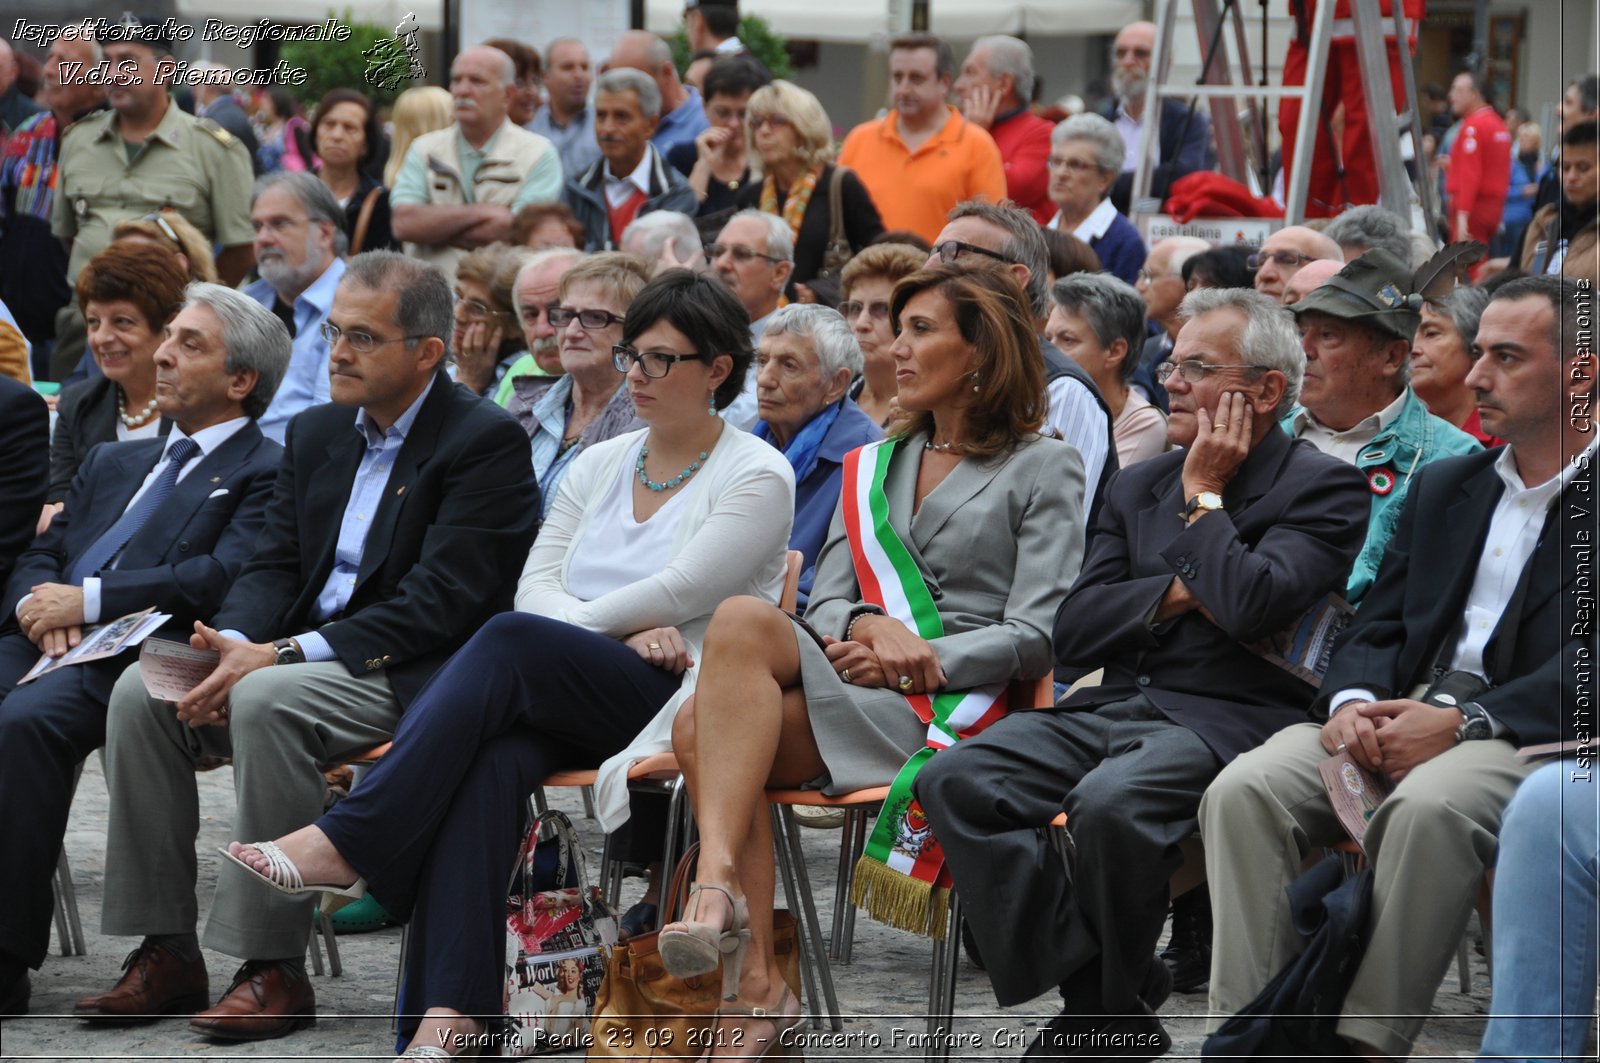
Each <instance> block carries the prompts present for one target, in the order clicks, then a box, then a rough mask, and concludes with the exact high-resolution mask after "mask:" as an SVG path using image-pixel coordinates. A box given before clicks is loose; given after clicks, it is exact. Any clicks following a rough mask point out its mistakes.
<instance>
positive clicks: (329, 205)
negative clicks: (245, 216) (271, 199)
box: [250, 170, 350, 258]
mask: <svg viewBox="0 0 1600 1063" xmlns="http://www.w3.org/2000/svg"><path fill="white" fill-rule="evenodd" d="M278 185H285V186H287V187H288V190H289V191H290V192H293V193H294V197H295V198H296V199H298V200H299V201H300V205H301V206H302V207H304V208H305V210H306V214H307V215H308V216H310V218H311V221H312V222H313V223H315V222H319V221H325V222H328V223H329V224H331V225H332V226H333V254H334V257H336V258H342V257H344V253H345V252H346V251H348V250H349V249H350V237H349V235H348V234H346V233H345V231H344V226H345V216H344V208H343V207H341V206H339V201H338V200H337V199H334V198H333V193H332V192H330V191H328V186H327V185H325V184H323V183H322V179H321V178H319V177H317V176H316V175H314V174H310V173H307V172H305V171H303V170H299V171H290V170H280V171H279V172H277V173H269V174H267V175H266V176H265V177H259V178H257V179H256V184H255V187H254V188H253V189H251V191H250V209H252V210H254V209H255V205H256V200H258V199H260V198H261V193H263V192H265V191H266V190H267V189H269V188H276V187H277V186H278Z"/></svg>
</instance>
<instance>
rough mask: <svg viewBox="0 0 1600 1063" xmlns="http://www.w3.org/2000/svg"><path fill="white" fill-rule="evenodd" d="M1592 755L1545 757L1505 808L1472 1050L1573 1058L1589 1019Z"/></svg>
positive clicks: (1595, 929)
mask: <svg viewBox="0 0 1600 1063" xmlns="http://www.w3.org/2000/svg"><path fill="white" fill-rule="evenodd" d="M1597 808H1600V778H1597V777H1596V769H1595V765H1594V763H1593V761H1592V760H1591V761H1589V762H1588V766H1587V767H1584V768H1580V767H1579V765H1578V762H1577V761H1575V760H1563V761H1560V762H1558V763H1555V764H1549V765H1546V766H1545V767H1543V768H1540V769H1539V770H1538V771H1536V772H1535V773H1534V774H1532V775H1530V776H1528V779H1527V781H1526V782H1524V783H1523V784H1522V786H1521V787H1520V788H1518V790H1517V793H1516V796H1515V797H1513V798H1512V799H1511V804H1510V805H1509V806H1507V808H1506V815H1505V821H1504V823H1503V825H1502V827H1501V831H1500V855H1499V859H1498V860H1497V862H1496V870H1495V880H1494V920H1493V934H1494V949H1493V954H1494V996H1493V999H1492V1000H1491V1002H1490V1007H1489V1014H1490V1019H1489V1025H1488V1027H1487V1028H1486V1029H1485V1030H1484V1033H1483V1046H1482V1047H1481V1048H1480V1049H1479V1056H1478V1058H1479V1059H1480V1060H1547V1059H1562V1058H1579V1057H1581V1056H1582V1055H1583V1053H1584V1051H1585V1049H1586V1048H1587V1046H1588V1043H1589V1038H1590V1034H1591V1031H1592V1029H1593V1027H1594V1002H1595V963H1596V959H1597V957H1596V934H1597V933H1600V925H1597V922H1596V909H1597V907H1600V895H1597V879H1596V859H1595V842H1596V832H1597Z"/></svg>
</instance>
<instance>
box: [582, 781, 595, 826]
mask: <svg viewBox="0 0 1600 1063" xmlns="http://www.w3.org/2000/svg"><path fill="white" fill-rule="evenodd" d="M580 792H581V793H582V794H583V815H584V818H585V819H593V818H594V787H592V786H585V787H582V788H581V790H580Z"/></svg>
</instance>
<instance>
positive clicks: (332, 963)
mask: <svg viewBox="0 0 1600 1063" xmlns="http://www.w3.org/2000/svg"><path fill="white" fill-rule="evenodd" d="M317 928H318V929H319V930H321V931H322V946H323V948H325V949H327V950H328V974H329V975H330V976H331V977H334V978H338V977H339V976H341V975H342V974H344V964H342V963H340V962H339V937H338V935H337V934H335V933H334V932H333V920H332V919H330V918H328V917H327V916H326V915H324V914H323V913H322V912H320V911H319V912H318V913H317Z"/></svg>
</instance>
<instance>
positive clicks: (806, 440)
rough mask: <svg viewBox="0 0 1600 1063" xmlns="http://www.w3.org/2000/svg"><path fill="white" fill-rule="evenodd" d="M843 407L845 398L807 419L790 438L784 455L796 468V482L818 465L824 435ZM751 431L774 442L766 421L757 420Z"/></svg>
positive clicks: (756, 435) (759, 437)
mask: <svg viewBox="0 0 1600 1063" xmlns="http://www.w3.org/2000/svg"><path fill="white" fill-rule="evenodd" d="M843 409H844V399H840V400H839V401H838V402H836V403H834V404H833V405H832V406H829V407H828V408H827V409H825V410H823V411H822V412H821V413H819V414H817V415H816V416H815V417H813V418H811V420H809V421H807V422H806V426H805V427H804V428H802V429H800V431H798V432H796V433H795V434H794V438H793V439H791V440H789V446H788V448H787V449H786V450H784V452H783V456H784V457H785V458H788V459H789V464H790V466H792V467H793V468H794V482H795V483H796V484H798V483H800V481H802V480H804V479H805V478H806V477H807V476H810V475H811V470H812V469H815V468H816V467H817V451H818V450H819V449H821V447H822V437H823V436H826V435H827V434H828V429H830V428H832V427H833V422H834V421H837V420H838V419H839V411H841V410H843ZM750 432H751V434H752V435H754V436H755V437H756V438H757V439H765V440H766V441H767V442H768V443H771V442H772V427H771V426H770V425H768V424H767V422H765V421H757V422H756V425H755V427H754V428H752V429H751V430H750ZM773 445H774V446H776V444H773Z"/></svg>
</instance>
